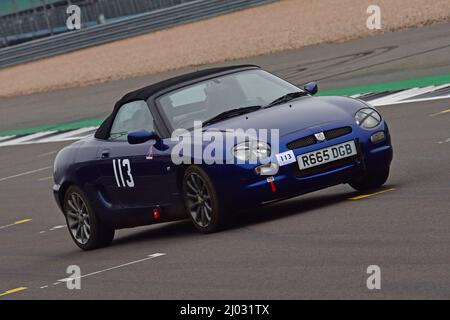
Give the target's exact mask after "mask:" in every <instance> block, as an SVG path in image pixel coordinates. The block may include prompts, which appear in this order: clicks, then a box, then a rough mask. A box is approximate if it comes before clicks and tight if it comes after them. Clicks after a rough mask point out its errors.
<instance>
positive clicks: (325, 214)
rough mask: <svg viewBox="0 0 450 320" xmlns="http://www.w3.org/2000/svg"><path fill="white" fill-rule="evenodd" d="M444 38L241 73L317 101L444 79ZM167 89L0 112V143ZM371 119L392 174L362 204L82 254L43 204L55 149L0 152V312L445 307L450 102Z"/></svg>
mask: <svg viewBox="0 0 450 320" xmlns="http://www.w3.org/2000/svg"><path fill="white" fill-rule="evenodd" d="M449 31H450V26H449V25H440V26H434V27H426V28H421V29H416V30H410V31H406V32H402V33H393V34H386V35H382V36H377V37H373V38H368V39H360V40H354V41H350V42H346V43H341V44H326V45H321V46H314V47H310V48H306V49H303V50H296V51H290V52H285V53H279V54H274V55H268V56H261V57H256V58H253V59H247V60H246V61H245V62H252V63H256V64H260V65H262V66H264V67H266V68H267V69H269V70H271V71H273V72H275V73H277V74H279V75H281V76H285V77H287V78H288V79H290V80H291V81H293V82H295V83H303V82H307V81H309V80H310V79H311V78H313V79H316V80H320V84H321V87H322V88H327V89H328V88H329V89H332V88H336V87H342V86H351V85H361V84H366V83H373V82H381V81H391V80H399V79H404V78H411V77H419V76H425V75H434V74H445V73H449V71H450V44H449V43H450V42H449V41H448V40H449V37H450V32H449ZM383 48H384V49H383ZM239 62H244V61H239ZM303 68H306V70H303ZM183 71H185V70H182V71H177V72H172V73H170V74H171V75H172V74H175V73H180V72H183ZM167 76H168V74H165V75H158V76H148V77H144V78H140V79H131V80H126V81H122V82H115V83H109V84H102V85H96V86H91V87H86V88H79V89H69V90H64V91H58V92H53V93H46V94H36V95H31V96H26V97H17V98H11V99H2V100H0V104H1V108H0V112H1V117H0V119H1V129H2V130H3V129H5V130H6V129H13V128H19V127H27V126H33V125H41V124H47V123H57V122H63V121H74V120H79V119H80V117H85V118H91V117H96V116H103V115H104V114H105V113H106V112H107V111H109V110H110V108H111V107H112V103H113V101H114V100H115V99H117V98H119V97H120V95H121V94H122V93H125V92H126V91H127V90H129V89H132V88H136V87H139V86H142V85H144V84H145V82H146V81H147V82H148V81H150V80H152V81H153V80H155V79H156V78H164V77H167ZM379 109H380V111H381V112H382V114H383V116H384V117H385V119H386V120H387V121H388V123H389V125H390V128H391V134H392V138H393V145H394V161H393V164H392V169H391V176H390V178H389V180H388V183H387V185H386V186H385V187H384V188H382V189H380V190H377V191H378V192H377V193H375V194H366V195H367V196H365V194H361V193H356V192H354V191H352V189H351V188H350V187H349V186H346V185H341V186H336V187H333V188H329V189H326V190H322V191H319V192H315V193H312V194H309V195H305V196H301V197H297V198H294V199H291V200H288V201H284V202H281V203H278V204H273V205H270V206H267V207H264V208H260V209H257V210H255V211H254V212H251V213H248V214H246V215H245V216H242V217H241V219H239V221H238V222H237V223H236V224H235V225H234V226H233V227H232V228H230V229H228V230H225V231H222V232H219V233H215V234H211V235H201V234H198V233H197V232H196V231H195V229H194V227H193V226H192V225H191V224H190V222H189V221H180V222H174V223H167V224H161V225H154V226H148V227H140V228H135V229H127V230H120V231H118V232H117V234H116V238H115V241H114V242H113V245H112V246H110V247H108V248H104V249H101V250H96V251H90V252H82V251H80V250H79V249H78V248H77V247H75V245H74V244H73V243H72V240H71V239H70V236H69V233H68V231H67V229H66V228H65V227H62V226H63V225H64V224H65V222H64V218H63V216H62V214H61V213H60V212H59V211H58V209H57V207H56V205H55V204H54V201H53V198H52V194H51V186H52V180H51V178H50V176H51V171H52V170H51V166H52V163H53V159H54V157H55V153H56V152H57V151H58V150H59V149H61V148H62V147H63V146H64V145H66V144H67V143H49V144H32V145H25V146H11V147H3V148H0V257H1V263H0V299H61V298H62V299H99V298H100V299H266V298H267V299H287V298H290V299H303V298H319V299H321V298H325V299H326V298H338V299H343V298H362V299H385V298H401V299H410V298H438V299H442V298H445V299H449V298H450V271H449V270H450V250H449V248H450V205H449V194H450V112H443V111H445V110H449V109H450V100H436V101H429V102H421V103H408V104H397V105H392V106H382V107H380V108H379ZM5 119H6V120H5ZM355 197H356V198H355ZM352 198H353V200H352ZM29 219H31V220H29ZM155 253H164V254H165V255H161V256H157V257H153V258H152V257H149V255H152V254H155ZM69 265H78V266H80V268H81V271H82V274H83V275H87V276H86V277H84V278H83V279H82V281H81V285H82V288H81V290H68V289H67V287H66V285H65V283H64V282H61V281H58V280H60V279H63V278H66V277H67V276H68V274H67V273H66V268H67V267H68V266H69ZM369 265H378V266H380V268H381V274H382V288H381V290H372V291H371V290H368V289H367V287H366V279H367V277H368V274H367V273H366V270H367V267H368V266H369ZM25 288H26V289H25ZM14 289H16V290H14ZM9 290H12V291H9ZM8 291H9V292H8ZM15 291H16V292H15ZM3 292H5V293H8V294H2V293H3Z"/></svg>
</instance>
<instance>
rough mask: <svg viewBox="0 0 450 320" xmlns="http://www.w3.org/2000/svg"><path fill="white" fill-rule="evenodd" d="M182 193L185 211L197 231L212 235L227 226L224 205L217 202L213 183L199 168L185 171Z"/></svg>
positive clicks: (189, 168)
mask: <svg viewBox="0 0 450 320" xmlns="http://www.w3.org/2000/svg"><path fill="white" fill-rule="evenodd" d="M182 192H183V201H184V205H185V208H186V211H187V213H188V215H189V217H190V219H191V221H192V223H193V224H194V226H195V227H196V229H197V230H199V231H200V232H202V233H212V232H216V231H219V230H221V229H223V228H224V227H225V226H226V225H227V222H228V219H227V215H226V210H225V209H224V205H223V204H222V203H221V202H220V200H219V197H218V195H217V192H216V189H215V187H214V184H213V182H212V181H211V179H210V178H209V177H208V175H207V174H206V172H205V171H203V170H202V169H201V168H199V167H197V166H191V167H188V168H187V169H186V171H185V172H184V176H183V182H182Z"/></svg>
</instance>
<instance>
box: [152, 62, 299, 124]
mask: <svg viewBox="0 0 450 320" xmlns="http://www.w3.org/2000/svg"><path fill="white" fill-rule="evenodd" d="M299 91H302V90H301V89H299V88H297V87H296V86H294V85H292V84H290V83H289V82H286V81H284V80H282V79H280V78H278V77H276V76H274V75H272V74H270V73H268V72H266V71H263V70H260V69H256V70H248V71H242V72H236V73H232V74H228V75H225V76H221V77H217V78H213V79H209V80H206V81H203V82H199V83H196V84H194V85H191V86H187V87H183V88H181V89H178V90H176V91H171V92H170V93H167V94H165V95H163V96H161V97H160V98H159V99H158V103H157V104H158V105H159V106H160V108H161V109H162V111H163V113H164V114H165V116H166V118H167V119H168V120H169V122H170V124H171V126H172V129H173V130H175V129H178V128H184V129H188V130H190V129H192V128H193V127H194V121H202V122H205V121H207V120H210V119H212V118H214V117H216V116H217V115H219V114H222V113H224V112H226V111H229V110H233V109H238V108H245V107H249V106H266V105H268V104H269V103H271V102H272V101H273V100H274V99H277V98H279V97H281V96H283V95H286V94H288V93H291V92H299ZM257 109H258V108H255V109H250V108H247V109H246V110H249V111H254V110H257ZM228 114H229V116H235V115H239V112H237V113H228Z"/></svg>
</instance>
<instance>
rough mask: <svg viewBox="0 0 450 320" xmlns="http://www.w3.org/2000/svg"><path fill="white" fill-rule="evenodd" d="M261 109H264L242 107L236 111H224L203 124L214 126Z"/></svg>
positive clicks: (259, 107)
mask: <svg viewBox="0 0 450 320" xmlns="http://www.w3.org/2000/svg"><path fill="white" fill-rule="evenodd" d="M259 109H262V106H248V107H240V108H235V109H231V110H227V111H224V112H222V113H219V114H218V115H216V116H214V117H212V118H211V119H208V120H206V121H204V122H203V125H204V126H206V125H208V124H212V123H215V122H218V121H221V120H225V119H228V118H232V117H236V116H240V115H242V114H246V113H250V112H253V111H257V110H259Z"/></svg>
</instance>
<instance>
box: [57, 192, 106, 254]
mask: <svg viewBox="0 0 450 320" xmlns="http://www.w3.org/2000/svg"><path fill="white" fill-rule="evenodd" d="M63 209H64V215H65V217H66V223H67V228H68V230H69V234H70V236H71V237H72V239H73V241H74V242H75V244H76V245H77V246H78V247H80V248H81V249H82V250H86V251H87V250H93V249H97V248H101V247H106V246H108V245H109V244H111V242H112V241H113V239H114V233H115V230H114V228H111V227H109V226H106V225H104V224H102V223H101V221H100V220H99V219H98V218H97V216H96V215H95V212H94V210H93V209H92V207H91V205H90V204H89V201H87V198H86V196H85V195H84V193H83V191H81V189H80V188H78V187H77V186H71V187H69V188H68V189H67V191H66V193H65V196H64V203H63Z"/></svg>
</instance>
